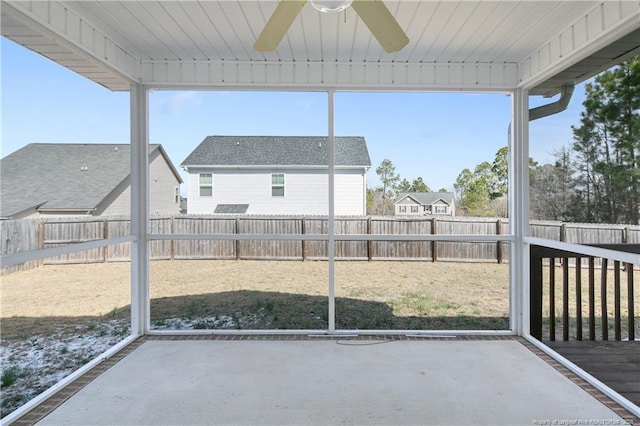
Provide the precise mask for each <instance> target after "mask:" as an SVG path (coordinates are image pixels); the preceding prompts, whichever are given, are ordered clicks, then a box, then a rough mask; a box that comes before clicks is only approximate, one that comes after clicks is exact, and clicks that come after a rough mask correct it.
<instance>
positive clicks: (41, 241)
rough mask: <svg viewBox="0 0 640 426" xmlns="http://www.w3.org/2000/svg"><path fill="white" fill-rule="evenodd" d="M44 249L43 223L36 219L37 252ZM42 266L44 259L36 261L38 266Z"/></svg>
mask: <svg viewBox="0 0 640 426" xmlns="http://www.w3.org/2000/svg"><path fill="white" fill-rule="evenodd" d="M43 248H44V221H43V220H41V219H38V250H42V249H43ZM42 265H44V259H40V260H38V266H42Z"/></svg>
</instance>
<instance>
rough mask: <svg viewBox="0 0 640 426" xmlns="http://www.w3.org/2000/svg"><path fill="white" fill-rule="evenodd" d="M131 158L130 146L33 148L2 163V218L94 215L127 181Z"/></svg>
mask: <svg viewBox="0 0 640 426" xmlns="http://www.w3.org/2000/svg"><path fill="white" fill-rule="evenodd" d="M157 149H160V150H161V152H162V148H161V147H160V145H150V146H149V153H150V154H151V153H152V152H153V151H155V150H157ZM129 153H130V149H129V144H64V143H62V144H57V143H56V144H53V143H52V144H49V143H33V144H29V145H27V146H25V147H23V148H21V149H19V150H18V151H15V152H14V153H12V154H9V155H8V156H6V157H4V158H3V159H2V160H1V162H0V201H1V202H0V217H11V216H13V215H16V214H18V213H20V212H22V211H25V210H27V209H31V208H36V207H40V208H41V209H60V210H86V211H89V210H92V209H94V208H96V207H97V206H98V204H99V203H100V202H101V201H102V200H103V199H104V198H105V197H106V196H107V195H108V194H109V193H110V192H111V191H113V190H114V189H115V187H116V186H117V185H118V184H119V183H120V182H122V181H123V180H124V179H127V178H128V176H129V174H130V165H129ZM167 160H168V159H167ZM171 167H173V165H171ZM85 168H86V169H85Z"/></svg>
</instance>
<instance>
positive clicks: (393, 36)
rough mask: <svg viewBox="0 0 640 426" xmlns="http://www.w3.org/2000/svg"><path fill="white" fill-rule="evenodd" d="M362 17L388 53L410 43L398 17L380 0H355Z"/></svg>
mask: <svg viewBox="0 0 640 426" xmlns="http://www.w3.org/2000/svg"><path fill="white" fill-rule="evenodd" d="M351 7H353V10H355V11H356V13H357V14H358V16H359V17H360V19H362V21H363V22H364V23H365V25H366V26H367V27H368V28H369V31H371V34H373V36H374V37H375V38H376V40H378V43H380V45H381V46H382V48H383V49H384V50H385V52H387V53H391V52H397V51H399V50H401V49H402V48H403V47H405V46H406V45H407V44H408V43H409V37H407V35H406V34H405V33H404V31H403V30H402V28H401V27H400V25H399V24H398V21H396V18H394V17H393V15H392V14H391V12H389V9H387V6H385V4H384V3H383V2H382V1H380V0H354V2H353V3H352V4H351Z"/></svg>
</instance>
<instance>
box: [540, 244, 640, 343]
mask: <svg viewBox="0 0 640 426" xmlns="http://www.w3.org/2000/svg"><path fill="white" fill-rule="evenodd" d="M589 247H598V248H604V249H608V250H616V251H619V252H625V253H640V244H597V245H589ZM558 275H560V277H558ZM634 275H636V277H635V279H634ZM637 275H638V264H634V263H627V262H621V261H619V260H611V259H608V258H605V257H594V256H588V255H584V254H580V253H575V252H571V251H566V250H559V249H556V248H550V247H543V246H538V245H531V246H530V325H531V329H530V330H531V335H532V336H533V337H535V338H537V339H540V340H542V339H548V340H551V341H553V340H556V338H560V337H561V338H562V340H565V341H566V340H583V338H584V339H589V340H609V337H610V331H613V339H614V340H627V339H628V340H634V339H635V338H636V334H637V333H636V318H635V315H636V309H637V308H636V305H637V303H636V297H637V296H635V293H634V281H637ZM610 299H613V301H611V300H610ZM611 303H613V306H611ZM611 308H613V309H612V312H611ZM639 325H640V324H639Z"/></svg>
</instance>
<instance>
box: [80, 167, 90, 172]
mask: <svg viewBox="0 0 640 426" xmlns="http://www.w3.org/2000/svg"><path fill="white" fill-rule="evenodd" d="M87 170H89V167H87V166H82V167H80V171H81V172H86V171H87Z"/></svg>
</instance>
